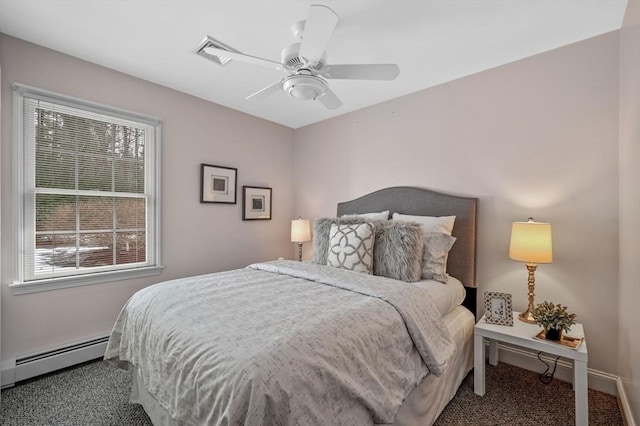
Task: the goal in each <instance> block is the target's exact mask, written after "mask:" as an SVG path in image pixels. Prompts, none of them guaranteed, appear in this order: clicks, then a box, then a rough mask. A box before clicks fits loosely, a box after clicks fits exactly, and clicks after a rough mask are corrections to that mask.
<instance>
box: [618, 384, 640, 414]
mask: <svg viewBox="0 0 640 426" xmlns="http://www.w3.org/2000/svg"><path fill="white" fill-rule="evenodd" d="M616 384H617V386H618V404H620V410H621V411H622V415H623V416H624V422H625V425H626V426H636V421H635V419H634V418H633V412H632V411H631V405H630V404H629V399H627V393H626V392H625V390H624V386H623V384H622V380H620V378H618V380H617V381H616Z"/></svg>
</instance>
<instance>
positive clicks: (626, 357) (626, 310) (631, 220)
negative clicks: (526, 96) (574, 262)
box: [618, 1, 640, 424]
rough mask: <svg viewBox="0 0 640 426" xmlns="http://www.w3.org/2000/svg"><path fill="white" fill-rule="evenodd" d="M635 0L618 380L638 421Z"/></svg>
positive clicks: (624, 73)
mask: <svg viewBox="0 0 640 426" xmlns="http://www.w3.org/2000/svg"><path fill="white" fill-rule="evenodd" d="M638 164H640V2H638V1H630V2H629V3H628V5H627V12H626V14H625V19H624V22H623V26H622V30H621V31H620V290H619V292H620V297H619V300H620V306H619V312H620V330H619V333H620V339H619V341H620V343H619V345H618V358H619V360H620V370H619V375H620V381H621V382H622V385H623V388H624V392H625V394H626V395H627V400H628V401H629V403H630V405H631V412H632V413H633V416H634V418H635V423H634V421H629V424H637V423H638V422H640V332H638V330H640V316H639V315H638V305H639V304H640V284H639V281H640V278H638V277H640V262H639V260H640V167H639V166H638Z"/></svg>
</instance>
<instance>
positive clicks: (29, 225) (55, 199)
mask: <svg viewBox="0 0 640 426" xmlns="http://www.w3.org/2000/svg"><path fill="white" fill-rule="evenodd" d="M14 89H15V92H16V97H17V98H18V99H17V100H18V103H19V104H20V105H19V106H18V107H17V108H18V109H19V110H18V111H16V109H14V112H17V113H18V114H17V115H21V120H20V121H21V122H20V123H15V124H18V125H20V126H21V130H22V131H21V132H19V133H21V134H19V135H18V137H17V138H16V139H17V140H16V144H19V145H20V146H19V147H18V148H20V149H18V151H20V157H21V158H17V159H16V160H17V161H18V162H20V164H21V166H22V167H21V169H22V176H20V177H19V178H18V179H17V181H18V184H19V185H18V187H19V188H18V190H19V198H20V200H19V203H20V205H19V206H18V211H19V213H20V214H19V218H20V219H21V220H22V224H21V225H22V226H21V227H20V232H19V235H18V236H17V237H18V243H19V244H18V245H19V246H20V250H19V259H18V271H17V275H18V277H17V280H16V284H17V285H20V284H25V283H38V282H50V281H51V280H52V279H53V280H57V281H58V282H59V281H64V280H63V278H65V277H75V278H76V282H77V283H82V281H79V280H78V278H79V277H80V278H81V277H82V276H87V275H96V274H101V273H102V274H105V273H113V272H115V271H128V270H132V269H146V268H153V267H159V266H160V263H159V261H160V253H159V227H158V226H157V225H158V222H159V211H158V210H159V200H158V195H159V191H158V187H159V182H158V180H159V178H158V176H159V173H158V172H159V170H158V166H159V164H158V157H159V156H158V153H159V133H160V123H159V121H157V120H155V119H150V118H148V117H143V116H138V115H136V114H132V113H127V112H124V111H118V110H114V109H111V108H108V107H103V106H99V105H95V104H90V103H87V102H84V101H78V100H73V99H69V98H64V97H61V96H59V95H52V94H50V93H46V92H42V91H38V90H37V89H31V88H26V87H25V86H19V85H16V86H15V87H14ZM16 121H17V120H16ZM20 210H21V211H20ZM123 278H126V276H125V277H123Z"/></svg>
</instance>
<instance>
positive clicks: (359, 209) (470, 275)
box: [338, 186, 478, 314]
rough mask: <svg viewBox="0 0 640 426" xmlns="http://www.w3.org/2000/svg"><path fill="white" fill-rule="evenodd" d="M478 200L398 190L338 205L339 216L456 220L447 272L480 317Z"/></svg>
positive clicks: (373, 194) (401, 188)
mask: <svg viewBox="0 0 640 426" xmlns="http://www.w3.org/2000/svg"><path fill="white" fill-rule="evenodd" d="M477 207H478V199H477V198H472V197H460V196H456V195H449V194H444V193H441V192H435V191H430V190H428V189H422V188H414V187H408V186H397V187H391V188H385V189H381V190H379V191H375V192H372V193H371V194H367V195H364V196H362V197H360V198H357V199H355V200H352V201H346V202H343V203H338V216H341V215H343V214H353V213H371V212H380V211H384V210H389V211H390V212H391V214H393V213H400V214H411V215H420V216H456V221H455V224H454V226H453V232H452V235H453V236H454V237H456V238H457V240H456V242H455V244H454V245H453V248H452V249H451V251H450V252H449V260H448V263H447V272H448V273H449V274H451V275H453V276H454V277H456V278H458V279H459V280H460V281H462V283H463V284H464V286H465V287H467V299H468V300H466V301H465V306H467V307H468V308H469V309H470V310H471V311H472V312H473V313H474V314H475V313H476V306H475V301H476V294H475V288H476V287H477V283H476V222H477Z"/></svg>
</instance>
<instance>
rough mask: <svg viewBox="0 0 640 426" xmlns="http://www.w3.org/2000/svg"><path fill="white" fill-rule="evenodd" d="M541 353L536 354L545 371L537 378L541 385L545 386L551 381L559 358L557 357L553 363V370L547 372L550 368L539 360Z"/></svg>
mask: <svg viewBox="0 0 640 426" xmlns="http://www.w3.org/2000/svg"><path fill="white" fill-rule="evenodd" d="M541 353H542V352H538V360H540V362H541V363H543V364H544V365H545V366H546V367H547V369H546V370H544V373H542V374H540V376H539V378H540V381H541V382H542V383H544V384H545V385H548V384H549V383H551V382H552V381H553V375H554V374H556V367H558V360H559V359H560V357H559V356H558V357H557V358H556V360H555V361H554V362H553V370H552V371H551V372H549V369H550V368H551V366H550V365H549V364H547V363H546V362H545V361H544V360H543V359H542V358H540V354H541Z"/></svg>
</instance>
